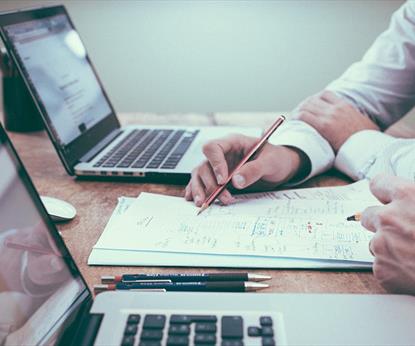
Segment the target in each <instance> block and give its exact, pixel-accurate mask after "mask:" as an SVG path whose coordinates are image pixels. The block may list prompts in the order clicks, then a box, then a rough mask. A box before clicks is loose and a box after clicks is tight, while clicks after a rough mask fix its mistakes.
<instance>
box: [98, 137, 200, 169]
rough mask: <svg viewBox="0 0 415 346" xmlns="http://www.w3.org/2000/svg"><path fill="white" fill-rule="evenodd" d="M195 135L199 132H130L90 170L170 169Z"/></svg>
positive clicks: (177, 161) (182, 154) (178, 160)
mask: <svg viewBox="0 0 415 346" xmlns="http://www.w3.org/2000/svg"><path fill="white" fill-rule="evenodd" d="M198 133H199V130H196V131H194V132H188V131H184V130H168V129H167V130H151V129H142V130H138V129H137V130H133V131H131V132H130V133H129V134H128V135H127V136H126V137H125V138H124V139H123V140H122V141H120V142H119V143H118V144H117V145H116V146H114V147H113V148H112V149H111V150H110V151H109V152H108V153H106V154H105V155H104V156H103V157H101V158H100V159H99V160H98V162H96V163H95V164H94V167H103V168H114V167H117V168H152V169H157V168H161V169H173V168H176V166H177V164H178V163H179V162H180V160H181V159H182V157H183V156H184V154H185V153H186V151H187V149H189V147H190V145H191V144H192V142H193V140H194V139H195V138H196V136H197V134H198Z"/></svg>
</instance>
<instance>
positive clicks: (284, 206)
mask: <svg viewBox="0 0 415 346" xmlns="http://www.w3.org/2000/svg"><path fill="white" fill-rule="evenodd" d="M359 184H360V187H359V188H358V191H357V192H356V191H355V192H354V191H353V188H356V186H354V187H350V186H349V187H339V188H331V191H330V193H327V189H329V188H322V189H303V190H288V191H286V192H281V191H280V192H274V193H267V194H255V195H244V196H240V197H238V199H237V202H236V203H235V204H233V205H231V206H226V207H224V206H221V205H219V204H215V205H213V206H211V207H210V208H209V209H208V210H206V211H205V212H204V213H203V214H201V215H200V216H196V212H197V208H196V207H195V206H194V205H193V204H192V203H190V202H186V201H184V199H183V198H180V197H170V196H163V195H155V194H148V193H142V194H141V195H140V197H139V198H137V199H136V200H135V201H134V202H133V203H132V204H131V206H130V207H129V208H128V210H127V211H126V212H125V213H124V215H123V218H122V219H120V220H119V221H118V224H116V225H112V226H113V227H114V226H115V227H116V228H117V229H118V230H119V231H118V232H117V234H115V233H113V234H110V235H108V236H107V237H105V238H103V239H100V242H99V243H98V244H97V247H98V248H103V249H105V248H111V249H119V250H141V251H164V252H165V251H168V252H180V253H201V254H202V253H205V254H226V255H251V256H270V257H276V256H277V257H279V256H281V257H293V258H313V259H337V260H346V261H363V262H371V261H372V260H373V258H372V256H371V255H370V253H369V251H368V242H369V240H370V238H371V236H372V234H371V233H370V232H368V231H366V230H365V229H364V228H363V227H362V226H361V225H360V224H359V223H356V222H346V221H345V216H347V215H350V214H353V213H354V212H356V211H358V210H362V209H364V208H365V207H367V206H369V205H373V204H375V203H376V202H375V200H374V198H373V197H372V196H370V194H368V190H366V187H365V186H364V184H361V183H359ZM366 185H367V184H366ZM336 189H337V190H338V193H336ZM308 190H309V191H308ZM316 190H317V191H316ZM318 190H320V191H318ZM359 191H360V192H359ZM358 192H359V193H358ZM310 194H312V195H313V196H319V197H320V199H309V198H310ZM353 195H355V196H356V197H357V198H356V199H354V200H353ZM314 198H315V197H314Z"/></svg>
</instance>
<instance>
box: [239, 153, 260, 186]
mask: <svg viewBox="0 0 415 346" xmlns="http://www.w3.org/2000/svg"><path fill="white" fill-rule="evenodd" d="M263 176H264V169H263V166H262V164H261V160H258V159H257V160H253V161H250V162H247V163H246V164H245V165H243V166H242V167H241V168H240V169H239V170H238V171H237V172H235V174H234V176H233V177H232V184H233V186H235V187H236V188H237V189H243V188H245V187H247V186H249V185H252V184H254V183H255V182H257V181H258V180H260V179H261V178H262V177H263Z"/></svg>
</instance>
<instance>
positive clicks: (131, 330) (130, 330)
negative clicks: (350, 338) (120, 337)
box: [124, 324, 138, 335]
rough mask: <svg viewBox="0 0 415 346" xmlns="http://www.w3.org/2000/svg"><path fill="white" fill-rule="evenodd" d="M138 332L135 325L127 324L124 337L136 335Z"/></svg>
mask: <svg viewBox="0 0 415 346" xmlns="http://www.w3.org/2000/svg"><path fill="white" fill-rule="evenodd" d="M137 331H138V327H137V325H136V324H127V326H126V327H125V330H124V334H125V335H136V334H137Z"/></svg>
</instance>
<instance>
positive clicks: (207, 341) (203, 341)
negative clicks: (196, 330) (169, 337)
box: [194, 334, 216, 345]
mask: <svg viewBox="0 0 415 346" xmlns="http://www.w3.org/2000/svg"><path fill="white" fill-rule="evenodd" d="M194 342H195V344H196V345H215V344H216V335H215V334H196V335H195V339H194Z"/></svg>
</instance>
